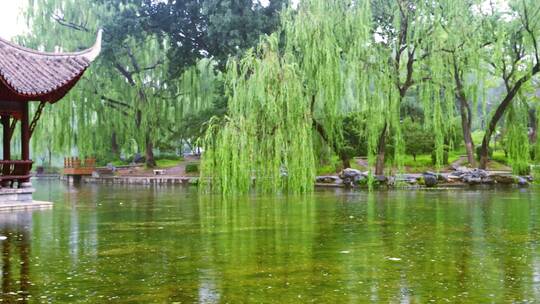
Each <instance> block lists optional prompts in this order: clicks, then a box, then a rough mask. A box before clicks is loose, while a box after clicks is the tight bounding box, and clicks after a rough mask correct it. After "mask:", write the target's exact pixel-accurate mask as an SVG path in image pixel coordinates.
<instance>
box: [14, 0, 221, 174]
mask: <svg viewBox="0 0 540 304" xmlns="http://www.w3.org/2000/svg"><path fill="white" fill-rule="evenodd" d="M140 5H141V3H139V2H137V1H130V2H123V1H117V2H116V1H113V2H99V1H98V2H96V1H89V0H88V1H74V0H61V1H57V0H39V1H30V2H29V7H28V10H27V12H26V17H27V20H28V22H29V24H30V26H31V31H30V34H29V35H27V36H25V37H22V38H21V40H20V42H21V43H22V44H24V45H27V46H33V47H37V48H40V49H46V50H59V49H63V50H77V49H80V48H81V46H87V45H89V42H87V41H91V39H92V40H93V39H94V38H95V36H94V33H95V32H96V31H97V29H98V28H102V27H103V28H104V29H105V34H104V38H105V39H104V40H105V43H104V47H103V51H102V54H101V56H100V57H99V59H98V61H97V62H96V64H95V65H93V66H92V67H91V68H90V69H89V70H88V71H87V73H86V74H85V77H84V78H83V79H82V80H81V82H80V84H79V85H78V86H77V87H76V88H75V89H74V90H72V91H71V93H70V94H69V95H68V96H66V98H64V100H62V102H60V103H59V104H58V105H55V107H52V108H50V109H46V110H45V112H44V114H43V120H42V124H43V125H44V126H42V127H40V128H38V129H37V130H39V131H38V132H37V133H36V134H35V137H34V141H33V145H34V149H35V150H36V151H43V150H48V151H51V150H52V149H54V150H55V151H58V152H60V151H62V152H63V153H65V154H68V155H69V154H71V153H72V152H73V150H74V149H76V150H75V151H76V152H77V153H78V154H80V155H82V156H84V155H98V156H101V157H103V158H107V159H110V158H117V157H119V155H120V152H122V151H123V152H124V153H125V154H132V153H136V152H141V153H145V155H146V162H147V165H149V166H153V165H155V161H154V154H153V151H154V148H155V146H156V145H158V146H159V145H160V144H161V143H162V141H164V140H166V136H165V135H166V134H169V133H170V132H173V131H174V130H175V128H176V126H177V125H178V123H177V122H178V121H179V120H181V119H182V117H183V116H184V115H185V112H186V111H194V110H195V109H200V108H204V107H205V106H203V104H207V103H208V104H211V100H212V98H213V96H211V94H215V93H214V91H213V90H212V88H211V86H212V85H213V84H209V83H210V82H214V81H216V77H213V74H214V73H215V72H214V69H215V65H214V64H212V63H211V61H209V60H205V61H204V62H201V63H200V64H199V65H198V66H197V67H194V68H192V69H187V70H186V71H185V72H184V75H183V76H181V77H179V78H178V79H174V78H171V77H170V75H169V64H170V62H169V60H168V59H167V56H166V54H167V53H168V51H169V47H170V44H169V43H168V41H167V38H166V37H162V36H158V35H156V34H148V33H145V32H143V31H142V25H141V23H140V22H139V21H140V20H138V18H141V17H140V16H139V15H137V12H138V10H139V9H140ZM92 37H94V38H92ZM206 92H210V93H206ZM44 139H45V140H44ZM47 139H48V140H47ZM49 153H50V152H49Z"/></svg>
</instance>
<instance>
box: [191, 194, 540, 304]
mask: <svg viewBox="0 0 540 304" xmlns="http://www.w3.org/2000/svg"><path fill="white" fill-rule="evenodd" d="M526 195H527V194H520V193H518V192H501V193H500V194H498V193H495V194H494V195H486V193H485V192H477V191H439V192H422V191H419V192H395V191H394V192H393V191H389V192H376V193H370V194H367V193H357V194H356V195H350V196H346V195H342V196H339V195H338V196H324V195H323V196H319V195H318V196H316V197H312V198H304V199H299V198H295V199H292V198H285V199H284V198H283V197H281V198H274V199H269V198H266V199H264V198H257V197H255V198H254V197H251V198H240V199H235V200H232V201H223V200H222V199H221V198H220V199H217V198H215V197H214V198H208V197H206V198H202V199H201V201H200V203H199V214H200V215H199V219H200V226H201V233H200V237H201V239H202V240H201V242H202V243H201V244H200V245H199V246H200V248H203V250H204V251H203V252H200V253H199V254H198V255H197V259H198V260H197V261H196V262H194V263H195V264H196V266H195V267H197V268H198V269H200V273H201V275H200V277H199V282H200V283H199V288H205V289H208V288H209V286H211V289H212V290H211V292H210V291H208V290H205V291H204V294H206V295H208V294H209V293H213V294H215V295H214V298H219V299H220V300H221V301H225V302H227V301H233V302H234V301H236V300H241V299H247V300H250V299H251V300H261V299H262V301H264V299H267V298H272V297H277V296H279V297H280V298H281V299H298V297H303V299H312V300H313V299H316V300H317V301H332V300H337V299H341V300H343V299H348V300H349V301H352V302H362V303H364V302H384V303H387V302H402V303H410V302H427V301H430V300H431V301H435V302H441V301H450V302H475V301H478V300H481V299H491V300H494V301H495V302H497V301H499V300H500V301H510V300H512V299H514V300H515V299H517V300H527V299H529V300H530V299H534V298H535V297H536V295H538V290H536V287H534V286H535V285H534V284H533V283H534V282H533V280H540V279H539V278H540V275H539V274H538V273H540V272H539V269H537V268H538V264H539V262H538V258H537V256H538V250H537V247H536V245H535V244H536V241H535V240H537V239H536V237H537V236H538V235H539V231H538V227H537V220H535V219H534V217H533V216H534V214H536V213H537V211H538V210H537V207H536V206H535V205H534V204H531V203H530V202H531V201H534V198H532V197H527V196H526ZM535 265H536V266H535ZM194 288H195V286H194ZM193 292H194V294H195V291H193ZM199 293H200V291H199ZM216 295H217V296H216Z"/></svg>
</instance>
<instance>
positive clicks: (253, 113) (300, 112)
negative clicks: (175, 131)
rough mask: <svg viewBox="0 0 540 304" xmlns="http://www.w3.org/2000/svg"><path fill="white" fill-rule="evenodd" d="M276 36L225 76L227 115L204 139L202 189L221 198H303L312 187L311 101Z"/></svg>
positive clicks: (230, 66)
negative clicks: (290, 194)
mask: <svg viewBox="0 0 540 304" xmlns="http://www.w3.org/2000/svg"><path fill="white" fill-rule="evenodd" d="M278 41H279V36H277V35H272V36H270V37H268V38H266V39H265V40H264V41H263V42H262V43H261V44H260V46H259V47H258V49H257V50H256V51H249V52H248V53H247V54H246V56H245V57H244V58H243V59H242V60H241V61H239V62H236V61H231V62H230V63H229V67H228V70H227V74H226V82H227V95H228V97H229V110H228V115H227V116H226V117H225V123H224V125H223V126H222V125H221V124H214V125H212V126H211V127H210V128H209V130H208V132H207V135H206V138H205V142H204V148H205V154H204V158H203V162H202V168H201V175H202V181H203V183H204V185H206V186H207V187H209V188H210V189H215V190H217V191H221V192H222V193H224V194H228V193H233V192H247V191H248V190H249V189H250V188H251V185H252V183H253V181H252V178H253V177H255V181H254V183H255V185H256V187H257V188H258V189H260V190H261V191H272V192H275V191H278V190H281V189H285V190H292V191H297V192H307V191H310V190H311V188H312V187H313V176H314V155H313V151H312V150H311V147H312V118H311V111H310V100H309V99H308V98H306V96H305V95H304V94H303V86H302V82H303V81H302V77H301V75H300V74H299V73H298V67H297V65H296V64H295V63H294V61H293V62H292V63H291V62H290V60H291V58H290V57H288V56H280V53H279V50H278Z"/></svg>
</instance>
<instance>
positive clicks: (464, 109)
mask: <svg viewBox="0 0 540 304" xmlns="http://www.w3.org/2000/svg"><path fill="white" fill-rule="evenodd" d="M459 101H460V107H459V108H460V112H461V129H462V131H463V141H464V143H465V151H467V161H468V162H469V165H471V166H473V167H474V166H476V160H475V157H474V142H473V139H472V135H471V125H472V116H471V107H470V105H469V102H467V100H465V99H463V98H459Z"/></svg>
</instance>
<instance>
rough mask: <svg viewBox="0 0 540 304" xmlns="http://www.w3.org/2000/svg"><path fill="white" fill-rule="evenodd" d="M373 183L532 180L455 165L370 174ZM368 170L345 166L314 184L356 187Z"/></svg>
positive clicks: (522, 183) (464, 183)
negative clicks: (418, 171)
mask: <svg viewBox="0 0 540 304" xmlns="http://www.w3.org/2000/svg"><path fill="white" fill-rule="evenodd" d="M373 178H374V184H375V185H383V186H389V187H393V186H397V187H399V186H423V187H436V186H473V185H497V184H498V185H518V186H527V185H528V184H529V183H531V182H532V181H533V178H532V177H531V176H516V175H512V174H510V173H508V172H496V171H486V170H482V169H469V168H466V167H459V168H456V169H455V170H454V171H452V172H445V173H434V172H425V173H421V174H398V175H394V176H374V177H373ZM368 181H369V172H367V171H366V172H362V171H359V170H356V169H350V168H349V169H345V170H343V171H342V172H341V173H340V174H339V175H338V176H318V177H317V180H316V185H317V186H324V187H349V188H353V187H359V186H362V185H367V184H368Z"/></svg>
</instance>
